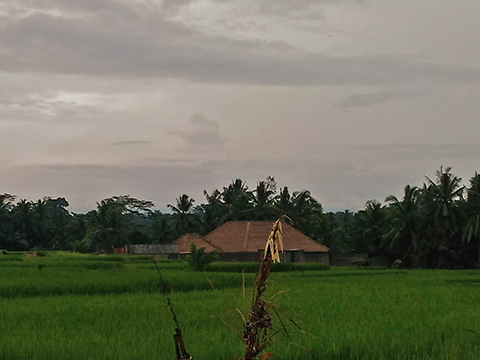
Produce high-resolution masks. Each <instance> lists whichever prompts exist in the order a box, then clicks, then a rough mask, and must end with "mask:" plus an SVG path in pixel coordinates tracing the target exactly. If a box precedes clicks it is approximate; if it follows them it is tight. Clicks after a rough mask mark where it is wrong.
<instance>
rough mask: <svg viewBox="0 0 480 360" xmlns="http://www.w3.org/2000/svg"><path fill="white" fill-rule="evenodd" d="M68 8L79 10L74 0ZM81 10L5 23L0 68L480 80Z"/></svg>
mask: <svg viewBox="0 0 480 360" xmlns="http://www.w3.org/2000/svg"><path fill="white" fill-rule="evenodd" d="M89 4H90V2H89ZM68 10H69V11H70V12H74V11H80V10H77V9H76V8H72V7H71V4H70V3H69V8H68ZM64 11H67V10H66V9H64ZM82 11H86V12H87V15H88V16H87V15H84V16H82V17H73V18H69V17H67V16H57V15H52V14H50V13H48V12H37V13H33V14H32V15H29V16H26V17H22V18H18V19H17V20H16V21H15V22H11V23H8V24H6V25H3V26H2V28H1V30H0V31H1V34H2V36H1V37H0V49H2V50H0V64H1V65H0V68H1V69H3V70H6V71H19V72H25V71H34V72H46V73H65V74H85V75H108V74H110V75H117V74H122V75H123V76H128V75H134V76H155V77H175V78H183V79H188V80H191V81H198V82H211V83H243V84H261V85H267V84H271V85H290V86H301V85H322V84H391V85H393V84H412V83H414V84H418V83H431V82H434V83H435V82H457V81H464V82H478V81H480V70H479V69H470V68H459V67H452V66H447V65H442V64H432V63H420V62H412V61H408V60H407V59H401V58H392V57H386V56H385V57H357V58H348V57H331V56H327V55H323V54H314V53H308V52H305V51H301V50H299V49H293V48H291V47H289V46H287V45H285V44H283V45H282V46H280V47H279V43H278V42H274V43H269V42H266V41H258V40H256V41H240V40H231V39H226V38H222V37H219V36H207V35H205V34H201V33H200V32H199V31H197V30H194V29H191V28H187V27H186V26H185V25H182V24H180V23H177V22H172V21H169V20H167V19H166V18H164V17H163V16H164V15H165V14H163V13H162V12H161V11H158V10H157V11H151V9H150V8H147V7H143V8H142V7H140V8H135V7H134V6H133V5H132V6H131V7H126V6H120V5H116V6H114V7H112V8H108V10H107V9H106V7H105V8H104V10H102V11H98V12H94V11H93V10H92V9H91V7H87V6H85V7H82Z"/></svg>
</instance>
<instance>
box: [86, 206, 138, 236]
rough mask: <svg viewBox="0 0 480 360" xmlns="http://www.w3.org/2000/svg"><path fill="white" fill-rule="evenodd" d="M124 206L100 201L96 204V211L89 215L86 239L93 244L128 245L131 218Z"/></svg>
mask: <svg viewBox="0 0 480 360" xmlns="http://www.w3.org/2000/svg"><path fill="white" fill-rule="evenodd" d="M124 212H125V206H124V205H122V204H120V203H116V202H112V201H109V200H108V199H104V200H102V201H101V202H100V203H97V210H96V211H93V212H91V214H90V228H89V230H88V231H87V235H86V237H89V236H92V237H93V238H92V239H90V240H91V241H92V243H93V244H101V245H113V246H122V245H125V244H127V243H128V235H129V233H130V231H131V216H130V214H126V213H124Z"/></svg>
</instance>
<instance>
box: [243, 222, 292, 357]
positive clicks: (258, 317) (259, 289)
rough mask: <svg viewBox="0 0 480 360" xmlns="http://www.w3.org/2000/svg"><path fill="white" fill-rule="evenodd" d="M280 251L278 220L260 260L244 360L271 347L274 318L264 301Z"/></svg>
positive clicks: (281, 246) (244, 336) (244, 335)
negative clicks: (267, 283) (269, 279)
mask: <svg viewBox="0 0 480 360" xmlns="http://www.w3.org/2000/svg"><path fill="white" fill-rule="evenodd" d="M279 251H282V252H283V236H282V223H281V221H280V219H278V220H277V221H276V222H275V223H274V224H273V228H272V232H271V233H270V235H269V237H268V239H267V243H266V245H265V254H264V255H263V256H262V258H261V259H260V263H259V267H258V270H257V274H256V278H255V283H254V285H253V293H252V308H251V310H250V311H249V312H248V317H247V320H246V321H245V322H244V331H243V340H244V342H245V357H244V360H255V359H257V356H258V355H259V354H260V353H261V352H262V351H263V350H265V348H266V347H267V346H268V345H269V343H270V339H271V337H270V336H269V334H268V331H269V330H272V316H271V314H270V312H269V310H268V307H269V305H268V304H267V303H266V302H265V301H264V300H263V299H262V295H263V293H264V292H265V290H266V288H267V285H266V282H267V279H268V276H269V275H270V271H271V268H272V262H279V261H280V256H279ZM272 356H273V353H271V352H270V353H266V354H265V355H264V356H263V357H262V359H268V358H270V357H272Z"/></svg>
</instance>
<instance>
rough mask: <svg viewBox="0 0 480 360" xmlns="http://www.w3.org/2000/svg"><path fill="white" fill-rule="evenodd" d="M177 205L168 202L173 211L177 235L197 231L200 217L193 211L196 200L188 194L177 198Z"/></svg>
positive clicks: (173, 223)
mask: <svg viewBox="0 0 480 360" xmlns="http://www.w3.org/2000/svg"><path fill="white" fill-rule="evenodd" d="M175 201H176V205H172V204H168V205H167V207H168V208H169V209H171V210H172V211H173V214H172V226H173V228H174V229H175V231H176V233H177V236H180V235H183V234H186V233H188V232H192V231H195V230H196V228H197V225H198V218H197V216H196V215H195V214H194V213H193V211H194V207H193V204H194V203H195V200H194V199H192V198H191V197H190V196H188V195H187V194H182V195H181V196H179V197H178V198H175Z"/></svg>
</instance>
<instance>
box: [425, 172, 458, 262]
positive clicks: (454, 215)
mask: <svg viewBox="0 0 480 360" xmlns="http://www.w3.org/2000/svg"><path fill="white" fill-rule="evenodd" d="M450 171H451V168H450V167H447V168H445V169H443V167H440V170H438V171H437V173H436V175H437V176H436V179H435V180H432V179H430V178H429V177H426V178H427V183H426V184H424V186H423V189H422V192H421V194H420V197H419V204H420V211H421V218H422V240H423V241H422V242H421V244H420V247H421V248H422V251H423V253H424V256H425V262H426V265H427V267H439V266H441V267H444V266H447V265H448V264H449V263H452V262H454V261H455V260H456V258H457V257H458V250H459V249H458V247H459V246H461V245H460V244H461V235H462V226H461V222H462V213H461V210H460V207H459V205H458V204H459V201H460V200H462V199H463V197H462V196H463V191H464V189H465V188H464V186H462V185H461V180H462V179H461V178H459V177H457V176H455V175H453V174H452V173H451V172H450Z"/></svg>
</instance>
